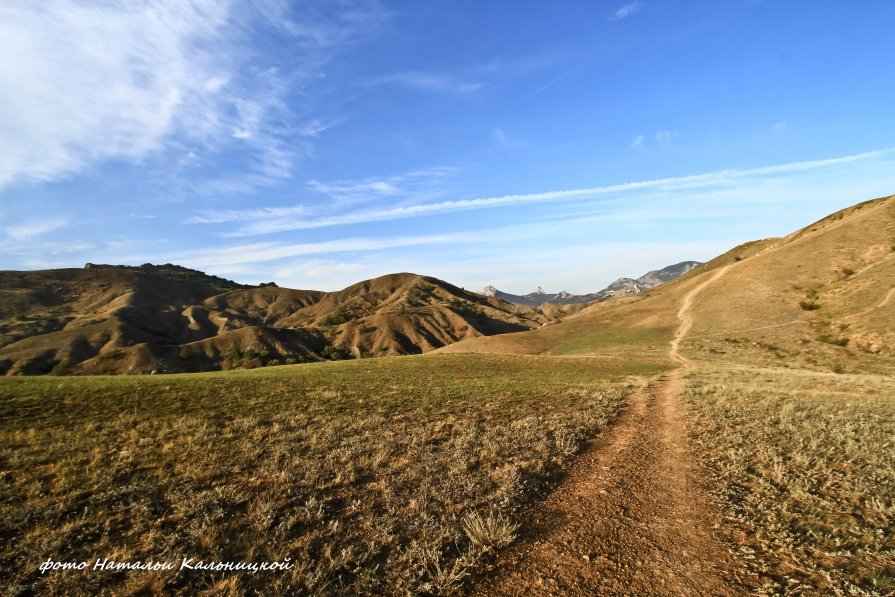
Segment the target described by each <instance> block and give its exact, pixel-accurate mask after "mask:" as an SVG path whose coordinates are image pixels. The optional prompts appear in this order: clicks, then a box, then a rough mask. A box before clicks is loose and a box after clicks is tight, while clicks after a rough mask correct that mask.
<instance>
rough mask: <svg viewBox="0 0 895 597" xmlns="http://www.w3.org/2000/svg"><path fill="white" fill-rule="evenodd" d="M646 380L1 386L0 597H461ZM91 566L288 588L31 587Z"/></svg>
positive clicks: (484, 361) (438, 378) (464, 362)
mask: <svg viewBox="0 0 895 597" xmlns="http://www.w3.org/2000/svg"><path fill="white" fill-rule="evenodd" d="M658 369H659V366H658V365H655V364H638V363H632V362H629V363H628V364H627V366H623V367H621V366H619V363H617V362H614V361H608V362H607V361H605V360H601V359H597V358H568V359H563V358H554V357H529V356H482V355H475V356H468V355H432V356H422V357H404V358H396V359H373V360H360V361H350V362H337V363H319V364H307V365H296V366H289V367H285V366H284V367H273V368H265V369H258V370H251V371H233V372H226V373H209V374H194V375H170V376H139V377H56V378H54V377H41V378H14V379H3V380H2V381H0V420H3V421H4V424H3V426H2V431H0V504H2V515H0V536H2V555H0V566H2V569H3V570H4V571H5V572H4V576H5V580H4V582H5V583H6V587H5V589H6V593H7V594H10V595H25V594H78V593H80V594H115V595H126V594H146V593H158V592H166V593H182V594H194V593H199V594H209V595H211V594H215V595H218V594H227V593H231V594H243V593H246V592H254V591H264V592H267V593H269V592H271V591H275V592H281V593H282V592H292V593H295V592H298V593H301V594H356V593H366V594H371V593H376V594H383V593H384V594H406V593H413V594H427V593H434V594H442V593H447V592H451V591H452V590H454V589H456V588H457V587H459V586H460V585H461V583H462V582H463V580H464V578H465V577H466V576H467V574H468V573H469V572H470V571H471V570H472V569H473V568H474V567H475V566H476V565H477V564H479V563H481V562H482V561H483V558H488V557H489V555H490V553H491V552H492V551H493V550H494V549H495V548H497V547H500V546H502V545H504V544H506V543H508V542H509V541H510V540H512V538H513V535H514V528H515V525H517V524H520V523H523V524H524V521H521V520H517V519H516V514H517V513H518V512H519V511H520V508H521V507H522V506H523V505H525V504H526V503H527V502H529V501H531V500H532V499H535V498H537V497H539V496H540V495H542V493H543V492H544V491H545V489H546V488H547V486H548V484H550V483H551V482H553V481H555V480H556V479H558V478H559V477H560V476H561V472H562V470H563V467H564V466H566V465H567V464H568V463H569V462H570V460H571V459H572V457H573V456H574V455H575V453H576V452H577V451H578V450H579V448H580V447H581V446H582V444H583V443H584V442H585V441H587V440H588V439H589V438H591V437H593V436H594V435H595V434H597V433H599V431H600V430H601V429H602V428H603V427H604V426H606V425H607V424H608V423H609V422H610V421H612V420H613V419H614V417H615V416H616V414H617V412H618V411H619V409H620V407H622V405H623V404H624V403H625V399H626V398H625V397H626V395H628V394H629V393H631V392H632V391H634V390H636V389H639V388H640V387H641V386H642V385H643V383H644V380H645V379H646V378H647V377H648V376H650V375H652V374H654V373H655V372H656V371H657V370H658ZM98 557H99V558H103V557H108V558H110V559H113V560H116V561H130V562H133V561H137V560H141V561H144V562H145V561H147V560H156V561H158V560H170V561H175V562H178V563H179V562H180V559H181V558H183V557H196V558H197V559H203V560H205V561H219V560H223V561H233V560H236V561H245V560H247V561H277V560H281V559H282V558H285V557H290V558H291V561H292V563H293V564H295V567H294V568H292V569H290V570H287V571H281V572H268V573H263V574H262V573H258V574H254V575H251V574H232V573H231V574H227V573H223V572H217V573H215V572H200V571H191V572H190V571H187V572H182V573H179V572H177V571H171V572H164V571H160V572H145V571H141V572H130V573H128V572H103V571H91V570H85V571H66V570H58V571H52V572H47V573H46V574H41V573H40V572H39V571H38V566H39V565H40V564H41V563H42V562H44V561H46V560H47V559H48V558H51V559H53V560H55V561H84V560H89V561H91V564H92V560H93V559H95V558H98Z"/></svg>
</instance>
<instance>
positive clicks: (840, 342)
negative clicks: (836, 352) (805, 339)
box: [817, 334, 848, 346]
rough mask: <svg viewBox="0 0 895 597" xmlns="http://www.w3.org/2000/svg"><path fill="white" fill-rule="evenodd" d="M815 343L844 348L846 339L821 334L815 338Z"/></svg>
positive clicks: (846, 342)
mask: <svg viewBox="0 0 895 597" xmlns="http://www.w3.org/2000/svg"><path fill="white" fill-rule="evenodd" d="M817 341H818V342H823V343H825V344H832V345H834V346H846V345H847V344H848V338H839V337H837V336H832V335H830V334H821V335H820V336H818V337H817Z"/></svg>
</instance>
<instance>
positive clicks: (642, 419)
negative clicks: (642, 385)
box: [471, 266, 755, 596]
mask: <svg viewBox="0 0 895 597" xmlns="http://www.w3.org/2000/svg"><path fill="white" fill-rule="evenodd" d="M729 267H731V266H727V267H724V268H721V269H719V270H718V271H717V272H715V273H714V274H713V275H712V276H711V277H710V278H709V279H708V280H706V281H704V282H703V283H701V284H700V285H699V286H697V287H695V288H694V289H692V290H691V291H690V292H689V293H688V294H687V295H686V296H685V297H684V300H683V302H682V304H681V307H680V310H679V312H678V319H679V320H680V325H679V326H678V329H677V332H676V333H675V335H674V338H673V340H672V341H671V346H670V350H669V355H670V356H671V358H672V359H673V360H674V361H675V362H676V363H678V364H679V365H680V366H679V367H678V368H676V369H674V370H672V371H671V372H669V373H668V374H666V375H664V376H662V377H660V378H659V379H658V380H657V381H655V382H654V383H653V384H652V385H650V386H649V387H648V388H647V390H646V391H644V392H641V393H639V394H637V395H636V396H634V397H632V400H631V402H630V404H629V406H628V408H627V410H626V411H625V412H624V413H623V414H622V415H621V416H620V418H619V420H618V421H617V422H616V423H615V424H614V425H612V426H611V427H610V428H609V429H607V430H606V431H605V432H604V433H602V434H601V435H600V436H599V437H598V438H597V439H596V440H595V441H594V442H593V443H592V444H591V445H590V446H589V447H588V448H587V450H585V452H584V453H583V454H582V455H581V456H580V457H579V458H578V459H577V461H576V463H575V464H574V465H573V466H572V468H571V470H570V471H569V474H568V476H567V478H566V479H565V480H564V481H563V483H562V484H560V486H559V487H558V488H557V489H556V490H555V491H554V492H552V493H551V494H550V495H549V496H548V498H547V499H546V500H545V502H544V503H543V504H541V505H540V506H538V507H537V508H536V509H534V510H533V511H531V512H530V515H529V517H528V519H527V520H526V523H527V527H526V528H524V529H522V531H521V538H520V540H519V541H518V542H517V543H516V545H515V546H513V547H511V548H510V549H509V550H508V551H507V552H505V553H504V554H502V555H501V558H500V560H499V561H498V563H497V565H496V567H495V570H494V571H493V573H492V574H490V575H489V576H486V577H485V578H483V579H481V580H480V581H479V583H478V584H477V585H476V586H474V587H473V588H472V591H471V592H472V594H474V595H489V596H492V595H493V596H503V595H657V596H658V595H662V596H666V595H740V594H745V593H746V592H748V590H749V589H750V588H751V587H754V586H755V584H754V583H755V579H754V578H752V577H750V576H748V573H747V572H745V569H744V567H743V566H740V565H737V563H736V558H735V557H734V556H733V554H732V553H731V552H730V550H729V549H728V548H727V547H726V546H725V545H724V543H723V541H722V540H721V539H720V538H719V537H718V536H717V534H719V533H721V532H722V531H721V529H722V524H721V519H720V517H719V515H718V514H717V513H716V512H715V511H714V509H713V508H712V507H711V505H710V504H709V502H708V499H707V498H706V497H705V493H704V492H703V491H702V489H701V487H700V484H699V482H698V478H697V475H698V472H697V469H696V467H695V466H694V465H693V463H692V462H691V459H690V455H689V453H688V450H687V441H686V434H685V431H684V423H683V414H682V412H681V407H680V392H681V386H682V378H683V372H684V371H686V370H688V369H692V368H693V366H694V365H693V363H692V362H691V361H690V360H689V359H688V358H687V357H685V356H684V355H682V354H681V353H680V351H679V347H680V343H681V341H682V340H683V339H684V337H686V335H687V333H688V331H689V330H690V328H691V327H692V325H693V318H692V315H691V306H692V304H693V300H694V299H695V298H696V297H697V296H698V295H699V293H700V292H701V291H702V290H703V289H704V288H705V287H706V286H707V285H708V284H711V283H712V282H713V281H714V280H716V279H717V278H718V277H720V276H723V275H724V274H725V273H726V271H727V269H728V268H729Z"/></svg>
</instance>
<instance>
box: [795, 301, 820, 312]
mask: <svg viewBox="0 0 895 597" xmlns="http://www.w3.org/2000/svg"><path fill="white" fill-rule="evenodd" d="M799 306H800V307H801V308H802V310H803V311H817V310H818V309H820V304H819V303H816V302H814V301H813V300H808V301H804V300H802V301H799Z"/></svg>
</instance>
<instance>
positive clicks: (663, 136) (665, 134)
mask: <svg viewBox="0 0 895 597" xmlns="http://www.w3.org/2000/svg"><path fill="white" fill-rule="evenodd" d="M680 136H681V134H680V133H679V132H678V131H658V132H657V133H656V134H655V135H653V138H654V139H655V140H656V143H658V144H659V145H671V143H672V142H673V141H674V140H675V139H677V138H678V137H680Z"/></svg>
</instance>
